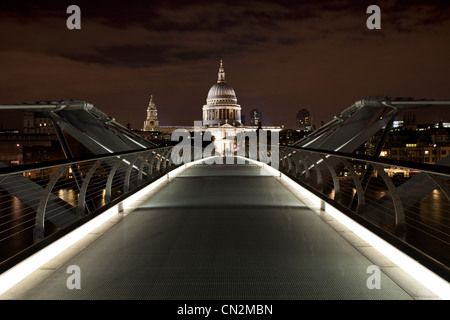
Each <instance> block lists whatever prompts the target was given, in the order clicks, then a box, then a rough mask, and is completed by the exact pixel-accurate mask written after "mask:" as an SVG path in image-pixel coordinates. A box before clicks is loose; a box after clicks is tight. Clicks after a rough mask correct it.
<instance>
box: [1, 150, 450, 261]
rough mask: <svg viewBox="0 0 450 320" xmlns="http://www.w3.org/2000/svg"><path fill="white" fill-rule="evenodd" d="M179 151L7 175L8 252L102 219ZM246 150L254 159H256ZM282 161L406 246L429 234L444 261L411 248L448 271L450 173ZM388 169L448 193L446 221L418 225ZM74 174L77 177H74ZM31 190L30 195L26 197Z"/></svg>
mask: <svg viewBox="0 0 450 320" xmlns="http://www.w3.org/2000/svg"><path fill="white" fill-rule="evenodd" d="M172 148H173V147H164V148H152V149H145V150H138V151H129V152H119V153H114V154H108V155H97V156H91V157H89V158H85V159H73V160H61V161H53V162H47V163H42V164H32V165H25V166H18V167H9V168H2V169H0V188H4V186H5V188H4V189H5V191H7V192H3V193H1V194H0V196H1V198H0V204H1V208H0V212H1V210H3V209H4V208H9V209H10V211H11V212H9V213H2V214H1V215H0V219H1V220H0V244H2V242H4V243H5V246H8V243H11V244H12V247H13V248H12V250H15V252H18V251H20V250H22V249H23V246H22V247H20V246H19V247H16V248H14V246H15V243H14V241H13V240H14V239H15V237H16V236H17V235H18V234H20V233H21V232H24V233H27V234H28V235H29V236H28V237H31V239H32V242H34V243H39V242H40V241H41V240H43V239H46V238H47V237H48V236H49V235H52V234H54V233H56V231H58V230H59V229H64V228H66V227H67V226H70V225H73V224H74V223H75V222H76V221H78V220H80V219H82V218H83V217H86V216H89V215H92V214H93V213H94V214H95V213H96V212H101V211H102V210H103V209H104V208H106V207H107V206H108V205H110V204H112V203H115V202H118V201H121V200H122V199H124V198H125V197H126V196H127V195H129V194H132V193H133V192H134V191H136V190H138V189H139V188H140V187H142V186H145V185H147V184H149V183H151V182H152V181H155V180H156V179H157V178H158V177H160V176H162V175H163V174H165V173H167V172H169V171H171V170H172V169H174V168H176V167H177V166H176V165H174V163H173V162H172V161H171V151H172ZM246 151H247V153H246V154H247V155H248V154H249V152H248V150H246ZM260 151H261V150H260ZM193 154H194V152H193ZM191 159H193V156H192V158H191ZM279 160H280V161H279V168H278V169H279V171H281V172H282V173H284V174H286V175H287V176H289V177H291V178H292V179H293V180H294V181H296V182H297V183H299V184H300V185H302V186H304V187H307V188H309V189H310V190H312V191H314V192H315V193H316V194H317V195H318V196H320V197H322V198H326V199H327V201H329V202H330V203H331V204H332V205H333V206H336V207H337V208H344V209H345V210H347V211H346V212H351V213H353V214H355V215H357V216H359V217H361V218H363V219H365V220H367V221H369V222H370V223H371V224H373V225H375V226H377V227H378V228H380V229H383V230H385V231H387V232H388V233H391V234H392V235H393V236H395V237H396V238H398V239H400V240H401V241H410V239H409V238H411V235H412V234H416V236H415V237H416V238H417V237H419V238H420V237H422V235H425V236H427V237H428V238H430V239H432V240H433V241H434V242H433V245H435V247H437V248H438V251H439V252H441V253H442V252H444V254H443V255H441V256H439V255H435V252H427V248H424V247H421V244H420V241H419V243H417V239H415V240H414V241H416V242H415V243H413V244H412V245H413V246H414V247H416V248H418V249H419V250H423V251H424V252H426V254H427V255H430V256H431V257H433V258H435V259H437V260H438V261H442V263H443V264H444V265H445V266H446V267H447V269H448V261H449V257H448V254H445V252H448V250H447V249H448V248H450V246H449V242H450V241H449V232H448V229H449V221H450V218H449V217H450V205H448V203H449V200H450V197H449V196H450V173H449V170H448V168H447V167H444V166H439V165H424V164H415V163H410V162H401V161H393V160H389V159H383V158H374V157H367V156H358V155H355V154H346V153H339V152H330V151H323V150H317V149H308V148H299V147H284V146H280V147H279ZM73 168H76V170H77V173H79V174H80V175H81V177H82V183H81V186H79V187H78V185H77V182H76V181H75V179H73V178H72V177H71V170H73ZM369 168H370V170H373V171H372V172H371V179H370V180H369V183H367V184H366V183H364V181H363V180H364V179H362V178H360V177H363V176H364V174H365V172H369ZM387 168H404V169H407V170H410V171H414V172H418V173H421V174H422V175H426V177H429V178H430V179H431V181H433V183H434V184H435V187H436V189H439V190H442V194H443V196H444V197H445V199H446V202H447V203H446V204H444V206H443V209H442V217H441V219H440V220H439V219H437V220H439V221H434V220H431V218H429V217H425V218H423V217H420V218H417V213H413V211H414V210H415V209H417V208H418V206H417V205H415V206H412V207H411V205H410V204H407V202H408V201H409V202H411V201H412V200H411V199H408V196H407V195H406V196H405V195H402V194H401V193H400V192H399V190H398V186H399V184H400V182H404V181H399V179H398V178H395V177H391V176H390V175H389V174H388V172H387V171H386V169H387ZM38 173H39V174H41V173H44V174H45V175H48V178H45V179H39V174H38ZM72 174H75V173H74V172H73V171H72ZM8 180H10V181H8ZM11 181H12V182H14V183H16V182H17V184H18V185H20V186H23V188H21V189H22V190H20V191H21V192H18V191H17V190H15V189H14V190H12V189H10V190H8V189H7V188H6V186H8V182H9V185H11ZM405 181H406V180H405ZM27 188H28V189H27ZM19 189H20V188H19ZM374 189H376V191H377V192H378V193H377V197H374V196H373V194H371V190H372V191H373V190H374ZM0 190H1V189H0ZM26 190H29V191H30V192H29V193H26V192H25V193H24V191H26ZM62 190H71V191H73V192H74V193H75V195H74V196H73V198H74V199H72V203H70V205H69V204H68V201H67V199H64V200H63V198H64V197H62V196H60V195H59V193H60V192H61V191H62ZM8 192H9V193H10V194H11V195H13V196H17V198H18V199H19V200H20V201H21V202H23V203H24V204H26V206H24V207H27V206H28V207H27V210H25V209H21V210H18V211H16V210H17V209H16V207H15V206H17V204H16V202H15V200H14V199H11V197H9V198H8V197H7V196H5V193H8ZM24 194H26V196H24ZM88 200H92V201H93V204H92V206H93V211H92V212H91V211H90V210H88V209H89V206H88ZM410 200H411V201H410ZM436 201H439V200H436ZM69 202H70V201H69ZM445 205H447V207H445ZM30 209H31V211H30ZM22 211H23V213H22ZM6 212H7V210H6ZM413 214H415V215H413ZM18 216H19V217H18ZM8 217H10V218H8ZM20 228H22V229H23V230H20ZM17 230H18V231H17ZM30 234H31V236H30ZM417 234H419V236H417ZM8 241H10V242H8ZM32 244H33V243H31V244H30V243H28V245H32ZM5 246H4V247H5ZM446 250H447V251H446ZM0 253H1V252H0ZM11 254H14V252H12V253H11ZM5 258H8V256H5V255H4V254H3V255H2V256H1V260H4V259H5Z"/></svg>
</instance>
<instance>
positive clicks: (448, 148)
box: [367, 122, 450, 164]
mask: <svg viewBox="0 0 450 320" xmlns="http://www.w3.org/2000/svg"><path fill="white" fill-rule="evenodd" d="M413 128H414V129H412V127H411V124H409V126H404V125H401V126H394V127H393V129H392V130H391V132H390V135H389V137H388V139H387V141H386V143H385V145H384V148H383V150H382V151H381V154H380V156H381V157H386V158H389V159H393V160H400V161H413V162H418V163H426V164H435V163H438V162H439V161H441V160H442V159H444V158H445V157H447V156H449V155H450V128H449V127H447V126H445V123H443V122H440V123H437V124H428V125H420V124H415V125H414V126H413ZM367 153H369V154H370V152H367Z"/></svg>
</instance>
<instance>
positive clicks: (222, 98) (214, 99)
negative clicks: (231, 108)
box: [206, 60, 237, 105]
mask: <svg viewBox="0 0 450 320" xmlns="http://www.w3.org/2000/svg"><path fill="white" fill-rule="evenodd" d="M236 102H237V98H236V93H235V92H234V90H233V88H232V87H231V86H230V85H228V84H227V83H226V81H225V70H224V69H223V61H222V60H220V67H219V74H218V78H217V83H216V84H214V85H213V86H212V87H211V89H209V92H208V97H207V98H206V103H207V104H208V105H215V104H220V105H222V104H224V103H225V104H229V103H236Z"/></svg>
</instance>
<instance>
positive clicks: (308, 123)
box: [296, 109, 312, 131]
mask: <svg viewBox="0 0 450 320" xmlns="http://www.w3.org/2000/svg"><path fill="white" fill-rule="evenodd" d="M296 121H297V128H298V129H300V130H303V131H312V120H311V115H310V114H309V111H308V110H307V109H301V110H300V111H299V112H298V113H297V119H296Z"/></svg>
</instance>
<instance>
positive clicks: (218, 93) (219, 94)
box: [203, 60, 241, 126]
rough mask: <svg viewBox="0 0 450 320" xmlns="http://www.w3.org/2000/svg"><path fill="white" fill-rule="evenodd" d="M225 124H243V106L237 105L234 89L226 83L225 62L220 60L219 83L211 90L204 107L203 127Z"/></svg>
mask: <svg viewBox="0 0 450 320" xmlns="http://www.w3.org/2000/svg"><path fill="white" fill-rule="evenodd" d="M224 124H232V125H240V124H241V106H240V105H238V104H237V98H236V93H235V92H234V90H233V88H232V87H231V86H230V85H228V84H227V83H226V81H225V70H224V69H223V61H222V60H220V67H219V74H218V78H217V83H215V84H214V85H213V86H212V87H211V89H209V91H208V96H207V98H206V105H204V106H203V125H205V126H213V125H224Z"/></svg>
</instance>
